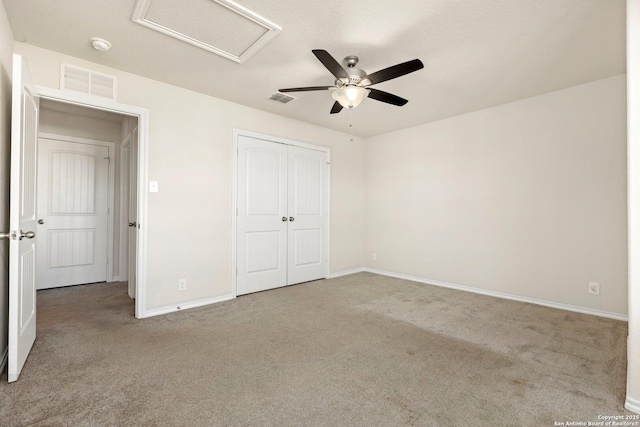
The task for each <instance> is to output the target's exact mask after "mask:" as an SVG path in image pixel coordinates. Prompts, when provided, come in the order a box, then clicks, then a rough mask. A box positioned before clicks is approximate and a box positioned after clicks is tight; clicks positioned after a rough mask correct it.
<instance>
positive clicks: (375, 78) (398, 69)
mask: <svg viewBox="0 0 640 427" xmlns="http://www.w3.org/2000/svg"><path fill="white" fill-rule="evenodd" d="M422 68H424V64H423V63H422V61H420V60H419V59H414V60H411V61H407V62H403V63H402V64H398V65H394V66H391V67H389V68H385V69H383V70H380V71H376V72H375V73H373V74H369V75H368V76H367V77H366V78H367V79H369V80H371V84H372V85H375V84H377V83H382V82H386V81H387V80H391V79H395V78H396V77H400V76H404V75H405V74H409V73H413V72H414V71H418V70H420V69H422Z"/></svg>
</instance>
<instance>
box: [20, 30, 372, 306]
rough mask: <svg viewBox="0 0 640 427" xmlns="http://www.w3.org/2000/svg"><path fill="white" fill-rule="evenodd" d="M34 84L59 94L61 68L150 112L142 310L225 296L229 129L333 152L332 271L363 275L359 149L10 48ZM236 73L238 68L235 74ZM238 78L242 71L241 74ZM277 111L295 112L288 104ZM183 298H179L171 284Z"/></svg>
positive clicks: (233, 107)
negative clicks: (110, 85)
mask: <svg viewBox="0 0 640 427" xmlns="http://www.w3.org/2000/svg"><path fill="white" fill-rule="evenodd" d="M15 45H16V46H15V49H16V53H19V54H22V55H24V56H25V57H26V58H27V60H28V61H29V64H30V66H31V73H32V75H33V79H34V81H35V83H36V84H39V85H43V86H48V87H52V88H56V89H57V88H58V86H59V68H60V62H68V63H71V64H75V65H78V66H81V67H85V68H89V69H92V70H96V71H99V72H104V73H107V74H114V75H116V76H117V78H118V102H121V103H124V104H130V105H136V106H140V107H144V108H148V109H149V112H150V142H149V179H150V180H154V181H158V182H159V190H160V191H159V192H158V193H152V194H149V217H148V224H146V225H144V224H143V226H146V227H147V230H148V260H149V271H148V285H147V286H148V300H147V302H148V308H149V309H154V308H162V307H168V306H175V305H178V304H182V303H185V302H190V301H197V300H202V299H206V298H212V297H216V296H223V295H226V294H229V293H231V202H232V147H233V141H232V132H233V128H239V129H245V130H250V131H254V132H259V133H264V134H270V135H276V136H280V137H283V138H288V139H294V140H299V141H303V142H308V143H312V144H317V145H323V146H328V147H331V148H332V177H331V179H332V186H331V192H332V198H331V222H332V225H331V257H330V262H331V271H332V272H336V271H341V270H346V269H351V268H357V267H360V266H362V263H363V259H362V254H363V241H364V237H363V232H364V226H363V224H362V217H363V204H364V196H363V193H364V183H363V170H364V169H363V158H364V155H363V152H364V151H363V150H364V149H363V147H364V145H363V142H362V141H361V140H355V141H354V142H350V141H349V136H348V135H346V134H344V133H340V132H336V131H333V130H328V129H325V128H321V127H318V126H314V125H310V124H307V123H303V122H299V121H296V120H292V119H287V118H284V117H281V116H277V115H274V114H270V113H265V112H263V111H259V110H255V109H252V108H248V107H245V106H241V105H238V104H234V103H231V102H227V101H223V100H220V99H217V98H213V97H210V96H206V95H203V94H200V93H196V92H192V91H189V90H186V89H182V88H179V87H176V86H171V85H168V84H165V83H161V82H158V81H154V80H150V79H147V78H143V77H140V76H137V75H133V74H130V73H125V72H122V71H118V70H114V69H110V68H107V67H104V66H101V65H98V64H93V63H89V62H86V61H82V60H79V59H77V58H73V57H69V56H65V55H62V54H59V53H57V52H53V51H49V50H45V49H41V48H37V47H34V46H30V45H27V44H23V43H18V42H16V43H15ZM238 67H241V66H240V65H239V66H238ZM239 72H242V70H241V68H239ZM284 108H295V104H294V105H290V106H285V107H284ZM180 278H186V279H187V281H188V289H187V290H186V291H182V292H178V290H177V289H178V286H177V283H178V279H180Z"/></svg>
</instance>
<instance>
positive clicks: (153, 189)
mask: <svg viewBox="0 0 640 427" xmlns="http://www.w3.org/2000/svg"><path fill="white" fill-rule="evenodd" d="M149 192H151V193H157V192H158V181H149Z"/></svg>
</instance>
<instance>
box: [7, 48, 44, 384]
mask: <svg viewBox="0 0 640 427" xmlns="http://www.w3.org/2000/svg"><path fill="white" fill-rule="evenodd" d="M12 96H13V104H12V111H11V114H12V115H11V189H10V194H11V195H10V207H9V227H10V232H9V234H10V242H9V375H8V379H9V382H13V381H15V380H17V379H18V376H19V375H20V371H21V370H22V367H23V366H24V363H25V361H26V360H27V356H28V355H29V351H30V350H31V346H32V345H33V342H34V341H35V339H36V280H35V279H36V277H35V270H36V260H35V258H36V248H35V243H36V239H34V237H35V233H34V232H35V230H36V154H37V144H38V106H39V98H38V94H37V92H36V91H35V87H34V85H33V84H32V83H31V78H30V75H29V69H28V66H27V64H26V62H25V61H24V59H23V58H22V57H21V56H20V55H13V94H12Z"/></svg>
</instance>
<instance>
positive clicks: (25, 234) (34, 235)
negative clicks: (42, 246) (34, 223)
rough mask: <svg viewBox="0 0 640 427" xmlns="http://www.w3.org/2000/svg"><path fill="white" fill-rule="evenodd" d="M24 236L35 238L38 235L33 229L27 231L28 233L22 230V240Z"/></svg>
mask: <svg viewBox="0 0 640 427" xmlns="http://www.w3.org/2000/svg"><path fill="white" fill-rule="evenodd" d="M24 237H26V238H27V239H33V238H34V237H36V233H35V232H33V231H27V232H26V233H25V232H24V231H22V230H20V240H22V239H23V238H24Z"/></svg>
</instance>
